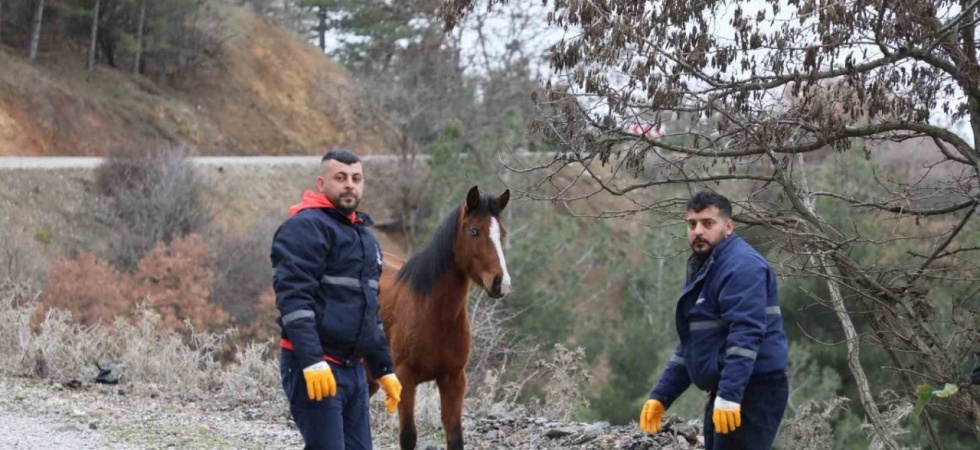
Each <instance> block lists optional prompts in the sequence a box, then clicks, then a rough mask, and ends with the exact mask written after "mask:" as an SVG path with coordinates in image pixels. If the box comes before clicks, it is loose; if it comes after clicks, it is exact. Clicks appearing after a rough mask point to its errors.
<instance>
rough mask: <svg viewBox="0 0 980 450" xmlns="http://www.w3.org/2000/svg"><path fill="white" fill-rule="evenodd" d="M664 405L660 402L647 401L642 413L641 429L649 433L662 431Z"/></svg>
mask: <svg viewBox="0 0 980 450" xmlns="http://www.w3.org/2000/svg"><path fill="white" fill-rule="evenodd" d="M664 411H666V410H665V409H664V404H663V403H660V400H653V399H650V400H647V402H646V403H645V404H644V405H643V412H641V413H640V429H641V430H643V431H646V432H647V433H656V432H659V431H660V419H662V418H663V417H664Z"/></svg>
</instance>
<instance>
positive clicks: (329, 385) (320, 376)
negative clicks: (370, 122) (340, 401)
mask: <svg viewBox="0 0 980 450" xmlns="http://www.w3.org/2000/svg"><path fill="white" fill-rule="evenodd" d="M303 378H305V379H306V394H307V395H308V396H309V397H310V400H316V401H320V400H322V399H323V397H331V396H334V395H337V381H336V380H334V378H333V372H332V371H330V366H329V365H327V362H326V361H320V362H318V363H316V364H314V365H312V366H310V367H307V368H305V369H303Z"/></svg>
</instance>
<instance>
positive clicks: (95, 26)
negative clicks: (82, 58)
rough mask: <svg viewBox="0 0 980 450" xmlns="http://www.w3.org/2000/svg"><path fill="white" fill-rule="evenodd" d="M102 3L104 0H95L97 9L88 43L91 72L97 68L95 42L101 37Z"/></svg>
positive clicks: (89, 69) (89, 68)
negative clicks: (100, 9) (100, 13)
mask: <svg viewBox="0 0 980 450" xmlns="http://www.w3.org/2000/svg"><path fill="white" fill-rule="evenodd" d="M101 5H102V0H95V10H94V15H93V16H92V38H91V39H90V40H89V44H88V71H89V72H91V71H93V70H95V50H96V47H95V44H96V42H97V41H98V38H99V6H101Z"/></svg>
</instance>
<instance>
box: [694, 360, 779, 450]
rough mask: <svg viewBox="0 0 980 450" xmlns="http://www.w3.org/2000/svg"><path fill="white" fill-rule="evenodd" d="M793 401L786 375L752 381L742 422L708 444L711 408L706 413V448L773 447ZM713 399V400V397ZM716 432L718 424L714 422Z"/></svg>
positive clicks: (760, 449) (755, 449) (758, 449)
mask: <svg viewBox="0 0 980 450" xmlns="http://www.w3.org/2000/svg"><path fill="white" fill-rule="evenodd" d="M788 400H789V385H788V383H787V380H786V378H785V377H784V376H779V377H775V378H774V379H770V380H766V381H764V382H751V381H750V382H749V384H748V386H746V387H745V394H744V395H743V396H742V408H741V410H742V413H741V414H742V425H741V426H740V427H738V428H736V429H735V431H734V432H730V433H727V434H714V439H713V441H714V442H713V447H708V438H707V436H708V433H707V432H708V427H709V424H710V423H711V413H710V407H709V412H708V413H706V414H705V448H706V449H712V448H713V449H714V450H736V449H738V450H742V449H744V450H769V449H770V448H771V447H772V444H773V442H775V440H776V433H778V432H779V424H780V422H781V421H782V420H783V413H784V412H785V411H786V403H787V401H788ZM712 401H713V399H712ZM711 428H712V430H711V431H712V432H714V427H713V425H712V427H711Z"/></svg>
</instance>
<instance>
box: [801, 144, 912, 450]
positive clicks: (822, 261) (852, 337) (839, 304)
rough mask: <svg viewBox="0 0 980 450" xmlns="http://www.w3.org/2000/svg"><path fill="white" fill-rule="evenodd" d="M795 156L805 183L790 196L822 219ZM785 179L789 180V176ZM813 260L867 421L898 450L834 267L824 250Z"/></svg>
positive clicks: (892, 449) (891, 449)
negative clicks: (840, 332) (838, 326)
mask: <svg viewBox="0 0 980 450" xmlns="http://www.w3.org/2000/svg"><path fill="white" fill-rule="evenodd" d="M796 159H797V161H798V162H799V166H800V177H801V179H800V184H801V185H802V186H800V188H801V189H799V190H798V192H797V195H799V197H796V196H794V197H792V198H791V201H793V202H794V204H797V207H798V208H801V209H803V210H804V211H806V212H807V213H808V214H809V215H810V217H811V218H813V219H819V216H818V215H817V208H816V202H815V199H814V197H813V195H812V194H811V192H810V184H809V182H808V181H807V176H806V167H805V165H804V159H803V154H802V153H798V154H797V155H796ZM786 179H787V180H788V178H786ZM818 223H819V222H818ZM810 260H811V261H813V262H815V263H816V266H817V267H818V268H819V269H820V272H821V273H822V274H824V275H825V278H824V280H825V281H826V283H827V288H828V289H829V290H830V304H831V305H833V307H834V313H835V314H836V315H837V321H838V322H840V324H841V328H843V329H844V337H845V339H846V340H847V367H848V368H849V369H850V370H851V375H854V381H855V383H856V384H857V388H858V396H859V397H860V399H861V406H862V407H864V412H865V414H867V415H868V421H869V422H871V426H872V427H873V428H874V430H875V434H876V435H877V436H878V439H880V440H881V444H882V445H883V446H884V447H885V448H886V449H888V450H899V449H900V448H901V447H899V445H898V442H896V441H895V438H894V436H893V430H891V429H890V427H889V426H888V424H886V423H885V420H884V418H882V416H881V412H880V411H879V410H878V405H877V404H876V403H875V399H874V395H873V394H872V393H871V385H870V384H869V383H868V376H867V375H866V374H865V373H864V367H863V366H861V338H860V336H858V333H857V330H856V329H855V328H854V322H853V321H852V320H851V315H850V313H848V311H847V307H846V306H845V305H844V297H843V296H842V295H841V293H840V286H839V285H838V284H837V279H836V277H835V276H834V273H833V270H832V269H831V268H830V266H829V265H828V264H827V258H826V256H825V255H824V254H822V253H818V252H814V253H813V254H811V255H810Z"/></svg>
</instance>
